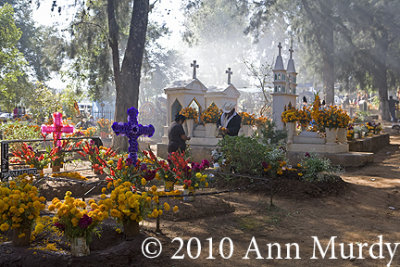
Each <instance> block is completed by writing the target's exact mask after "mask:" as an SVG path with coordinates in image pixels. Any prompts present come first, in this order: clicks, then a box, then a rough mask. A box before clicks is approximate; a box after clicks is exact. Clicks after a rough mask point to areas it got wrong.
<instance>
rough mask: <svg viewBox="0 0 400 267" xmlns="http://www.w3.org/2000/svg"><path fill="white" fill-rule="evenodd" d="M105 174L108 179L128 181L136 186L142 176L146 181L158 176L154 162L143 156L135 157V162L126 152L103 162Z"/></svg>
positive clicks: (139, 183)
mask: <svg viewBox="0 0 400 267" xmlns="http://www.w3.org/2000/svg"><path fill="white" fill-rule="evenodd" d="M104 168H106V169H107V170H108V171H107V174H109V179H110V180H118V179H121V181H124V182H125V181H129V182H131V183H132V184H134V185H135V186H136V187H140V186H141V184H142V182H141V181H142V178H143V179H145V180H146V181H151V180H153V179H154V178H159V174H158V166H157V164H156V163H155V162H153V161H151V160H149V159H147V158H144V159H137V161H136V164H134V163H133V160H132V158H130V157H129V155H128V154H125V155H118V156H116V157H113V158H111V159H109V160H107V161H106V162H105V165H104Z"/></svg>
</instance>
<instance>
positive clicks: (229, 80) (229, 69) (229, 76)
mask: <svg viewBox="0 0 400 267" xmlns="http://www.w3.org/2000/svg"><path fill="white" fill-rule="evenodd" d="M225 73H227V74H228V84H231V75H232V74H233V72H232V71H231V68H228V69H227V70H226V71H225Z"/></svg>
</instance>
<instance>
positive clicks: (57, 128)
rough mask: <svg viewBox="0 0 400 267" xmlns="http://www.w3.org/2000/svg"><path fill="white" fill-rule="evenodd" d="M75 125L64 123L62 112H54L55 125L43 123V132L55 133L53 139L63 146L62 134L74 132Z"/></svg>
mask: <svg viewBox="0 0 400 267" xmlns="http://www.w3.org/2000/svg"><path fill="white" fill-rule="evenodd" d="M73 132H74V127H73V126H70V125H63V122H62V114H61V113H60V112H55V113H53V125H42V133H43V134H49V133H53V139H54V143H55V144H56V146H61V141H60V140H59V139H60V138H61V135H62V134H63V133H73Z"/></svg>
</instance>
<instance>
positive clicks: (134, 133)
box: [111, 107, 154, 164]
mask: <svg viewBox="0 0 400 267" xmlns="http://www.w3.org/2000/svg"><path fill="white" fill-rule="evenodd" d="M127 113H128V122H114V123H113V125H112V126H111V128H112V129H113V131H114V132H115V134H116V135H125V136H127V137H128V139H129V148H128V152H129V157H128V158H130V159H131V160H132V162H133V164H136V161H137V152H138V149H139V144H138V141H137V139H138V138H139V137H140V136H141V135H146V136H148V137H152V136H153V134H154V126H153V125H151V124H149V125H147V126H144V125H141V124H139V123H138V119H137V117H138V114H139V111H138V110H137V109H136V108H135V107H131V108H129V109H128V111H127Z"/></svg>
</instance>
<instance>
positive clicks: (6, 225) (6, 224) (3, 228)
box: [0, 223, 10, 232]
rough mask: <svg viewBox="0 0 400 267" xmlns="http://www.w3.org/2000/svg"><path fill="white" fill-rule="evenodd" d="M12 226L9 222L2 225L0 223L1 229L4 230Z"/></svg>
mask: <svg viewBox="0 0 400 267" xmlns="http://www.w3.org/2000/svg"><path fill="white" fill-rule="evenodd" d="M9 228H10V225H9V224H8V223H3V224H2V225H0V230H1V231H2V232H5V231H7V230H8V229H9Z"/></svg>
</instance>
